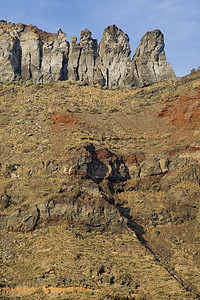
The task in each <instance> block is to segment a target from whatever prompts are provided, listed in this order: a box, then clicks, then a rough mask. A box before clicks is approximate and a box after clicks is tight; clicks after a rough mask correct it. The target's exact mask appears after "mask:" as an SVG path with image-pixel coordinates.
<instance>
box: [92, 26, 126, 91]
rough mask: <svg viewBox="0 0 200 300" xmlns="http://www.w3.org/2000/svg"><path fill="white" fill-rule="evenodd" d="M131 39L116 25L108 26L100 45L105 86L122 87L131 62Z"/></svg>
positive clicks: (101, 67)
mask: <svg viewBox="0 0 200 300" xmlns="http://www.w3.org/2000/svg"><path fill="white" fill-rule="evenodd" d="M130 53H131V50H130V45H129V37H128V35H127V34H125V33H124V32H123V31H122V30H121V29H119V28H118V27H117V26H116V25H112V26H108V27H107V28H106V29H105V30H104V32H103V37H102V39H101V42H100V45H99V56H100V58H99V60H98V62H97V65H98V66H99V68H100V69H101V72H102V74H103V77H104V81H105V84H106V85H107V86H109V87H116V86H119V85H122V82H123V79H124V74H125V72H126V67H127V64H128V62H129V60H130Z"/></svg>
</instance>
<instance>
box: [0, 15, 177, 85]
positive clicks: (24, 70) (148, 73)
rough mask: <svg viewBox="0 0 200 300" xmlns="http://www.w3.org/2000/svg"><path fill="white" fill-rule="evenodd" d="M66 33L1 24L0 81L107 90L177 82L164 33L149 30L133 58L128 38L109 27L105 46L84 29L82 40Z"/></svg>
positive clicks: (3, 22) (105, 32)
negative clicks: (86, 85) (55, 83)
mask: <svg viewBox="0 0 200 300" xmlns="http://www.w3.org/2000/svg"><path fill="white" fill-rule="evenodd" d="M66 38H67V37H66V34H65V33H64V32H63V31H62V30H59V31H58V32H57V34H51V33H47V32H45V31H42V30H40V29H38V28H37V27H36V26H32V25H24V24H21V23H20V24H11V23H7V22H6V21H0V81H1V82H8V81H12V80H19V79H22V80H23V81H25V82H26V81H28V80H32V81H33V83H38V82H44V83H45V82H52V81H58V80H71V81H80V82H85V83H91V84H96V85H100V86H103V85H106V86H108V87H117V86H124V87H138V86H145V85H149V84H152V83H154V82H157V81H160V80H164V79H170V78H175V74H174V72H173V70H172V68H171V66H170V65H169V64H168V63H166V57H165V52H164V37H163V34H162V33H161V31H159V30H155V31H151V32H147V33H146V34H145V36H144V37H143V38H142V39H141V42H140V45H139V46H138V48H137V50H136V53H135V55H134V57H133V59H131V58H130V54H131V50H130V45H129V37H128V35H127V34H125V33H124V32H123V31H122V30H121V29H119V28H118V27H117V26H116V25H112V26H108V27H107V28H106V29H105V30H104V32H103V36H102V39H101V41H100V44H99V45H98V42H97V40H95V39H93V38H92V33H91V32H90V31H89V30H88V29H85V30H84V31H82V32H81V37H80V42H79V43H78V42H77V38H76V37H72V38H71V39H70V43H69V42H67V40H66Z"/></svg>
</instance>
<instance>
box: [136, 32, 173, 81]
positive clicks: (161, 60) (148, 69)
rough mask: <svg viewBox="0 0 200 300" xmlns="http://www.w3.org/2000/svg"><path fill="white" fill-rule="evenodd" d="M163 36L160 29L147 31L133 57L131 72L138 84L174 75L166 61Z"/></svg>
mask: <svg viewBox="0 0 200 300" xmlns="http://www.w3.org/2000/svg"><path fill="white" fill-rule="evenodd" d="M164 46H165V44H164V36H163V34H162V32H161V31H160V30H154V31H151V32H147V33H146V34H145V35H144V37H143V38H142V39H141V42H140V45H139V46H138V48H137V49H136V52H135V55H134V57H133V66H134V71H133V74H134V75H135V76H134V78H136V81H137V82H136V84H137V85H138V86H145V85H149V84H152V83H154V82H156V81H160V80H163V79H170V78H173V77H174V76H175V74H174V72H173V70H172V67H171V66H170V65H169V64H168V63H167V62H166V56H165V51H164Z"/></svg>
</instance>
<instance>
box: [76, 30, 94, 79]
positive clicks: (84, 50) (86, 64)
mask: <svg viewBox="0 0 200 300" xmlns="http://www.w3.org/2000/svg"><path fill="white" fill-rule="evenodd" d="M91 35H92V33H91V32H90V31H89V30H88V29H85V30H84V31H82V32H81V38H80V46H81V55H80V61H79V71H78V72H79V74H78V75H79V80H80V81H87V82H91V81H93V80H94V66H95V60H96V58H97V57H98V43H97V40H94V39H92V37H91Z"/></svg>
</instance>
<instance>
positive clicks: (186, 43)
mask: <svg viewBox="0 0 200 300" xmlns="http://www.w3.org/2000/svg"><path fill="white" fill-rule="evenodd" d="M199 12H200V0H98V1H96V0H72V1H69V0H54V1H53V0H33V1H31V0H0V19H3V20H7V21H9V22H14V23H19V22H21V23H25V24H33V25H37V27H39V28H40V29H43V30H46V31H49V32H57V30H58V29H59V28H62V29H63V30H64V31H65V32H66V34H67V40H70V37H71V36H77V37H78V38H79V37H80V32H81V31H82V30H84V29H85V28H88V29H89V30H90V31H92V36H93V38H96V39H98V41H99V42H100V39H101V37H102V33H103V30H104V28H105V27H107V26H108V25H112V24H116V25H117V26H118V27H120V28H121V29H122V30H123V31H124V32H126V33H127V34H128V36H129V38H130V45H131V50H132V54H131V56H133V54H134V53H135V49H136V48H137V46H138V45H139V42H140V39H141V38H142V36H143V35H144V34H145V33H146V32H147V31H150V30H154V29H160V30H161V31H162V32H163V34H164V36H165V45H166V47H165V51H166V56H167V61H168V62H169V63H170V64H171V65H172V67H173V69H174V71H175V73H176V75H177V76H183V75H186V74H188V73H190V71H191V69H193V68H197V67H199V66H200V37H199V32H200V16H199Z"/></svg>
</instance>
